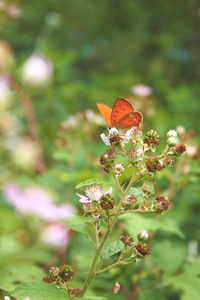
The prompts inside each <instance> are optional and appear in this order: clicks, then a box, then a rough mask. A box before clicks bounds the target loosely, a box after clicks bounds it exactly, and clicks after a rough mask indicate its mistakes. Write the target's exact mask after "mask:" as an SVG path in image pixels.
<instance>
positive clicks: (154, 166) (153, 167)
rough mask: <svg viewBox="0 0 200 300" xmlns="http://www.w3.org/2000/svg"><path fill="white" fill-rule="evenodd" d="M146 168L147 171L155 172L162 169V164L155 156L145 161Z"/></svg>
mask: <svg viewBox="0 0 200 300" xmlns="http://www.w3.org/2000/svg"><path fill="white" fill-rule="evenodd" d="M146 166H147V168H148V170H149V171H154V172H156V171H160V170H161V169H162V167H163V162H162V161H161V160H160V159H159V158H158V157H157V156H152V157H149V158H148V159H147V161H146Z"/></svg>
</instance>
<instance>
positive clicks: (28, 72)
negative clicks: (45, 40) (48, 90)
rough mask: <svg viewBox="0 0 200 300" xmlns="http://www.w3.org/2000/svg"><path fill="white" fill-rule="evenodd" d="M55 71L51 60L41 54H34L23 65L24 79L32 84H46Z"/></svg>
mask: <svg viewBox="0 0 200 300" xmlns="http://www.w3.org/2000/svg"><path fill="white" fill-rule="evenodd" d="M52 73H53V65H52V63H51V61H49V60H48V59H46V58H45V57H44V56H42V55H39V54H33V55H32V56H30V57H29V58H28V59H27V60H26V61H25V63H24V65H23V67H22V74H21V75H22V80H23V81H24V82H25V83H26V84H29V85H31V86H38V87H39V86H44V85H46V84H47V83H48V82H49V81H50V79H51V77H52Z"/></svg>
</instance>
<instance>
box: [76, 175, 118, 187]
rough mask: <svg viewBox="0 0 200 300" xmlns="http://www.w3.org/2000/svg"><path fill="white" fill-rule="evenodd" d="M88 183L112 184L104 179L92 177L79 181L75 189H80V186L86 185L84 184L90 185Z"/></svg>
mask: <svg viewBox="0 0 200 300" xmlns="http://www.w3.org/2000/svg"><path fill="white" fill-rule="evenodd" d="M90 185H110V186H111V185H113V184H112V183H108V182H106V181H103V180H100V179H96V178H93V179H88V180H85V181H83V182H81V183H79V184H78V185H77V186H76V187H75V189H76V190H77V189H80V188H83V187H86V186H90Z"/></svg>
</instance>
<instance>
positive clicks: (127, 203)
mask: <svg viewBox="0 0 200 300" xmlns="http://www.w3.org/2000/svg"><path fill="white" fill-rule="evenodd" d="M136 201H137V198H136V197H135V196H133V195H130V194H128V195H126V197H124V199H123V201H122V206H123V207H124V208H125V209H131V208H133V206H134V205H135V203H136Z"/></svg>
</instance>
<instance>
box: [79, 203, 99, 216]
mask: <svg viewBox="0 0 200 300" xmlns="http://www.w3.org/2000/svg"><path fill="white" fill-rule="evenodd" d="M81 209H82V212H83V215H84V216H85V215H91V214H93V213H94V212H95V211H96V207H95V206H94V204H93V203H84V204H83V205H82V206H81Z"/></svg>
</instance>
